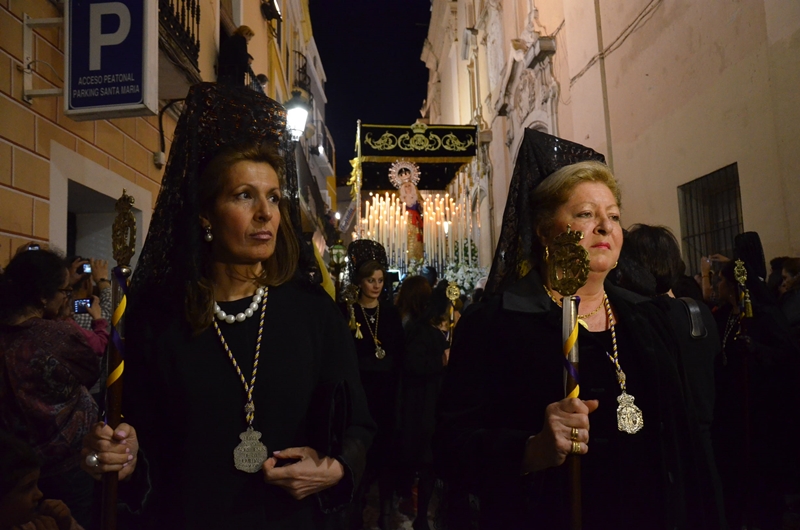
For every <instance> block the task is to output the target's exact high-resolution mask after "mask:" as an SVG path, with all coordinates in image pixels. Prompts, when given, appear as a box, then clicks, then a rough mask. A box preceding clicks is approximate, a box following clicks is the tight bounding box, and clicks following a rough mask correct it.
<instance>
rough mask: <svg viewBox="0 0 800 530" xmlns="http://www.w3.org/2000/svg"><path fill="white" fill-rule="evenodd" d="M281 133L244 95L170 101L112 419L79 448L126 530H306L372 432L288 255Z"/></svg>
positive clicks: (350, 363)
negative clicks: (170, 122)
mask: <svg viewBox="0 0 800 530" xmlns="http://www.w3.org/2000/svg"><path fill="white" fill-rule="evenodd" d="M285 135H286V133H285V111H284V109H283V108H282V107H281V106H280V105H278V104H277V103H276V102H274V101H272V100H270V99H269V98H266V97H265V96H263V95H260V94H257V93H255V92H253V91H249V90H246V89H242V88H234V87H225V86H221V85H215V84H211V83H204V84H200V85H196V86H194V87H192V89H191V90H190V92H189V95H188V96H187V99H186V103H185V110H184V111H183V113H182V115H181V118H180V120H179V122H178V126H177V128H176V133H175V141H174V143H173V145H172V149H171V152H170V160H169V163H168V165H167V169H166V172H165V175H164V179H163V187H162V189H161V193H160V194H159V198H158V202H157V204H156V208H155V212H154V215H153V220H152V223H151V225H150V230H149V233H148V238H147V240H146V242H145V245H144V249H143V252H142V256H141V258H140V259H139V262H138V266H137V268H136V272H135V273H134V276H133V281H132V285H131V293H130V296H129V298H130V308H129V310H128V315H129V316H128V317H127V322H126V341H127V344H126V347H125V348H126V354H125V367H126V370H125V374H124V378H125V389H124V397H123V410H122V413H123V417H124V421H125V423H123V424H122V425H120V426H119V427H118V428H117V430H116V432H113V431H112V429H111V428H109V427H108V426H105V425H103V424H102V423H100V424H97V425H96V426H95V428H94V429H93V431H92V432H91V433H90V434H89V435H88V436H87V438H86V440H85V442H84V455H85V457H86V461H85V463H84V469H86V470H87V471H88V472H90V473H91V474H92V475H94V476H96V477H99V476H100V475H101V474H102V473H104V472H118V474H119V477H120V479H121V480H123V481H124V480H126V479H128V480H129V483H123V486H122V488H123V489H126V488H129V489H131V490H134V492H135V493H137V494H138V495H134V496H133V497H135V498H133V500H134V501H139V502H141V503H142V506H140V508H143V516H142V517H144V520H143V521H140V522H139V524H140V525H141V527H142V528H144V527H146V528H166V527H169V528H243V529H249V528H252V529H256V528H258V529H278V528H287V529H288V528H292V529H298V528H299V529H313V528H323V527H324V525H325V524H327V522H329V520H327V517H326V515H325V514H326V513H330V512H332V511H335V510H337V509H339V508H343V507H344V506H345V505H346V504H347V503H349V502H350V500H351V498H352V495H353V492H354V491H355V488H356V486H357V484H358V481H359V478H360V475H361V473H362V471H363V467H364V458H365V454H366V451H367V449H368V447H369V445H370V443H371V440H372V436H373V434H374V431H375V426H374V423H373V422H372V420H371V418H370V416H369V412H368V410H367V405H366V401H365V398H364V393H363V390H362V388H361V384H360V382H359V377H358V367H357V363H356V358H355V354H354V351H353V346H352V341H351V340H349V337H348V335H349V334H348V330H347V326H346V325H345V323H344V322H343V320H342V318H341V316H340V315H339V313H338V311H337V308H336V306H335V304H334V303H333V301H332V300H331V299H330V297H329V296H327V295H326V294H325V293H324V292H323V291H322V290H321V289H320V288H319V287H318V286H317V285H315V283H316V281H317V280H318V278H319V270H316V269H315V267H316V265H315V261H314V257H313V254H312V253H311V251H310V250H309V249H307V248H306V246H305V244H304V243H302V242H298V236H297V234H296V232H295V229H296V228H298V227H299V226H300V225H299V218H298V217H297V215H298V214H297V211H296V210H295V211H293V209H292V202H293V201H296V197H297V189H296V185H297V181H296V176H295V171H296V170H295V162H294V157H293V156H292V147H293V146H292V145H291V144H286V143H284V142H287V140H286V136H285ZM254 352H255V353H254ZM332 411H333V412H332ZM337 411H338V412H337ZM139 448H140V449H139ZM128 477H130V479H129V478H128Z"/></svg>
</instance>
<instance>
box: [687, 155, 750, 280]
mask: <svg viewBox="0 0 800 530" xmlns="http://www.w3.org/2000/svg"><path fill="white" fill-rule="evenodd" d="M678 204H679V206H680V215H681V235H682V243H683V259H684V261H685V262H686V272H687V274H696V273H698V272H700V258H701V257H702V256H708V255H710V254H717V253H718V254H722V255H723V256H728V257H733V238H734V237H736V235H737V234H740V233H741V232H743V231H744V225H743V221H742V197H741V194H740V192H739V170H738V167H737V165H736V164H735V163H734V164H731V165H729V166H726V167H724V168H722V169H718V170H717V171H714V172H713V173H709V174H708V175H706V176H704V177H700V178H698V179H695V180H693V181H691V182H688V183H686V184H684V185H682V186H678Z"/></svg>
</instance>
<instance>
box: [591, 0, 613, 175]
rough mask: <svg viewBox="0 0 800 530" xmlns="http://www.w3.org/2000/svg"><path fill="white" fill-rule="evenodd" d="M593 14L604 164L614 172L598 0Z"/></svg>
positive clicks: (604, 57)
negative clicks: (601, 110) (601, 108)
mask: <svg viewBox="0 0 800 530" xmlns="http://www.w3.org/2000/svg"><path fill="white" fill-rule="evenodd" d="M594 16H595V23H596V24H597V56H598V61H599V63H600V87H601V89H602V91H603V120H604V121H605V128H606V164H608V167H609V169H611V172H612V173H613V172H614V149H613V148H612V146H611V117H610V115H609V110H608V84H607V82H606V56H605V52H604V50H605V47H604V45H603V24H602V21H601V20H600V0H594Z"/></svg>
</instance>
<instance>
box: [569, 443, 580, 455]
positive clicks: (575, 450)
mask: <svg viewBox="0 0 800 530" xmlns="http://www.w3.org/2000/svg"><path fill="white" fill-rule="evenodd" d="M570 454H573V455H579V454H581V443H580V442H576V441H573V442H572V452H571V453H570Z"/></svg>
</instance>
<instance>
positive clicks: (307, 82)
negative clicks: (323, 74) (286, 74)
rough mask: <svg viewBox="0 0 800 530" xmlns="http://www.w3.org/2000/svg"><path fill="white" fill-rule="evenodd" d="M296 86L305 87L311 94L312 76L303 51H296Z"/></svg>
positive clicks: (307, 92)
mask: <svg viewBox="0 0 800 530" xmlns="http://www.w3.org/2000/svg"><path fill="white" fill-rule="evenodd" d="M294 64H295V72H294V85H293V86H294V87H297V88H301V89H303V90H304V91H305V92H306V94H309V95H310V94H311V77H310V76H309V75H308V59H306V56H305V55H303V54H302V53H300V52H298V51H295V52H294Z"/></svg>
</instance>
